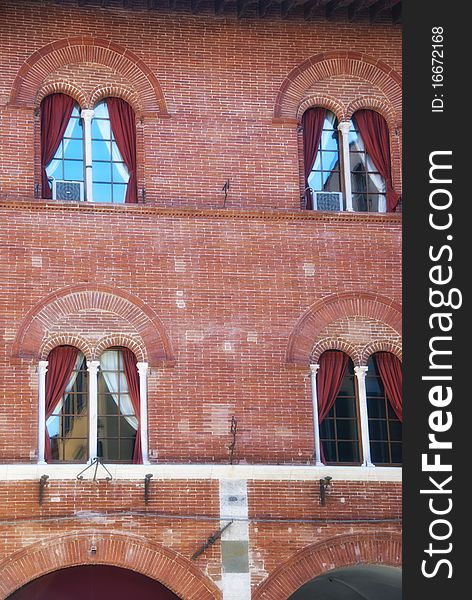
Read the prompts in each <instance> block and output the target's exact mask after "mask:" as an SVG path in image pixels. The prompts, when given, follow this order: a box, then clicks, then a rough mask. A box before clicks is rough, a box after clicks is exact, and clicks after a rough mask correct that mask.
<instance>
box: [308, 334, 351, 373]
mask: <svg viewBox="0 0 472 600" xmlns="http://www.w3.org/2000/svg"><path fill="white" fill-rule="evenodd" d="M326 350H341V352H344V353H345V354H347V355H348V356H349V358H351V359H352V362H353V363H354V365H355V366H357V365H360V364H361V363H360V362H359V361H360V354H359V351H358V349H357V348H356V347H355V346H354V345H353V344H350V343H349V342H347V341H346V340H342V339H338V338H324V339H322V340H319V341H318V342H317V343H316V344H315V345H314V346H313V350H312V352H311V359H310V362H311V363H313V364H316V363H317V362H318V361H319V358H320V356H321V355H322V354H323V352H326Z"/></svg>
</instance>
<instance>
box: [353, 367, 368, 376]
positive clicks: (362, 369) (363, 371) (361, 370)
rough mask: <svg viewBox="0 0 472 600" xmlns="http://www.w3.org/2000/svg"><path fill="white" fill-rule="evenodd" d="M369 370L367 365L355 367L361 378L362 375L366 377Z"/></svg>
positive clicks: (357, 374)
mask: <svg viewBox="0 0 472 600" xmlns="http://www.w3.org/2000/svg"><path fill="white" fill-rule="evenodd" d="M368 370H369V367H366V366H360V367H354V373H355V374H356V376H357V377H359V378H361V377H362V378H364V377H365V376H366V373H367V371H368Z"/></svg>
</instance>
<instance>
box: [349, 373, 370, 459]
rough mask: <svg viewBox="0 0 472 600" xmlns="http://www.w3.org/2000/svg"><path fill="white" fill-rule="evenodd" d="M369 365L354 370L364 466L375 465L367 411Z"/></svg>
mask: <svg viewBox="0 0 472 600" xmlns="http://www.w3.org/2000/svg"><path fill="white" fill-rule="evenodd" d="M367 371H368V367H355V368H354V372H355V373H356V377H357V391H358V395H359V412H360V415H359V417H360V421H361V438H362V455H363V461H362V465H363V466H364V467H373V466H375V465H373V464H372V461H371V459H370V439H369V417H368V413H367V394H366V389H365V375H366V373H367Z"/></svg>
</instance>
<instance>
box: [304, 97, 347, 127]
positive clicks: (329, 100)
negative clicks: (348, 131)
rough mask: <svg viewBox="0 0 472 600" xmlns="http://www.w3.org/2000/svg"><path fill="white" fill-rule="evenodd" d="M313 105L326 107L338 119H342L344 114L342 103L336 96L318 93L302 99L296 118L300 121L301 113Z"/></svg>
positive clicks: (344, 108) (344, 109)
mask: <svg viewBox="0 0 472 600" xmlns="http://www.w3.org/2000/svg"><path fill="white" fill-rule="evenodd" d="M313 106H321V107H323V108H326V109H328V110H330V111H331V112H332V113H334V114H335V115H336V117H337V118H338V121H343V120H344V115H345V113H346V107H345V106H344V104H343V103H342V102H340V101H339V100H337V99H336V98H333V96H320V95H314V96H309V97H308V98H304V99H303V101H302V102H301V103H300V105H299V107H298V110H297V119H298V120H299V121H301V118H302V116H303V113H304V112H305V111H306V110H308V109H309V108H312V107H313Z"/></svg>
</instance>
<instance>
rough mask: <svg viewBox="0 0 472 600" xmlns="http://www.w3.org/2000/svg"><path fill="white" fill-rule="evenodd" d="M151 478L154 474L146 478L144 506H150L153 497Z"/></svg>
mask: <svg viewBox="0 0 472 600" xmlns="http://www.w3.org/2000/svg"><path fill="white" fill-rule="evenodd" d="M151 477H152V473H147V475H145V476H144V504H148V502H149V498H150V495H151Z"/></svg>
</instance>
